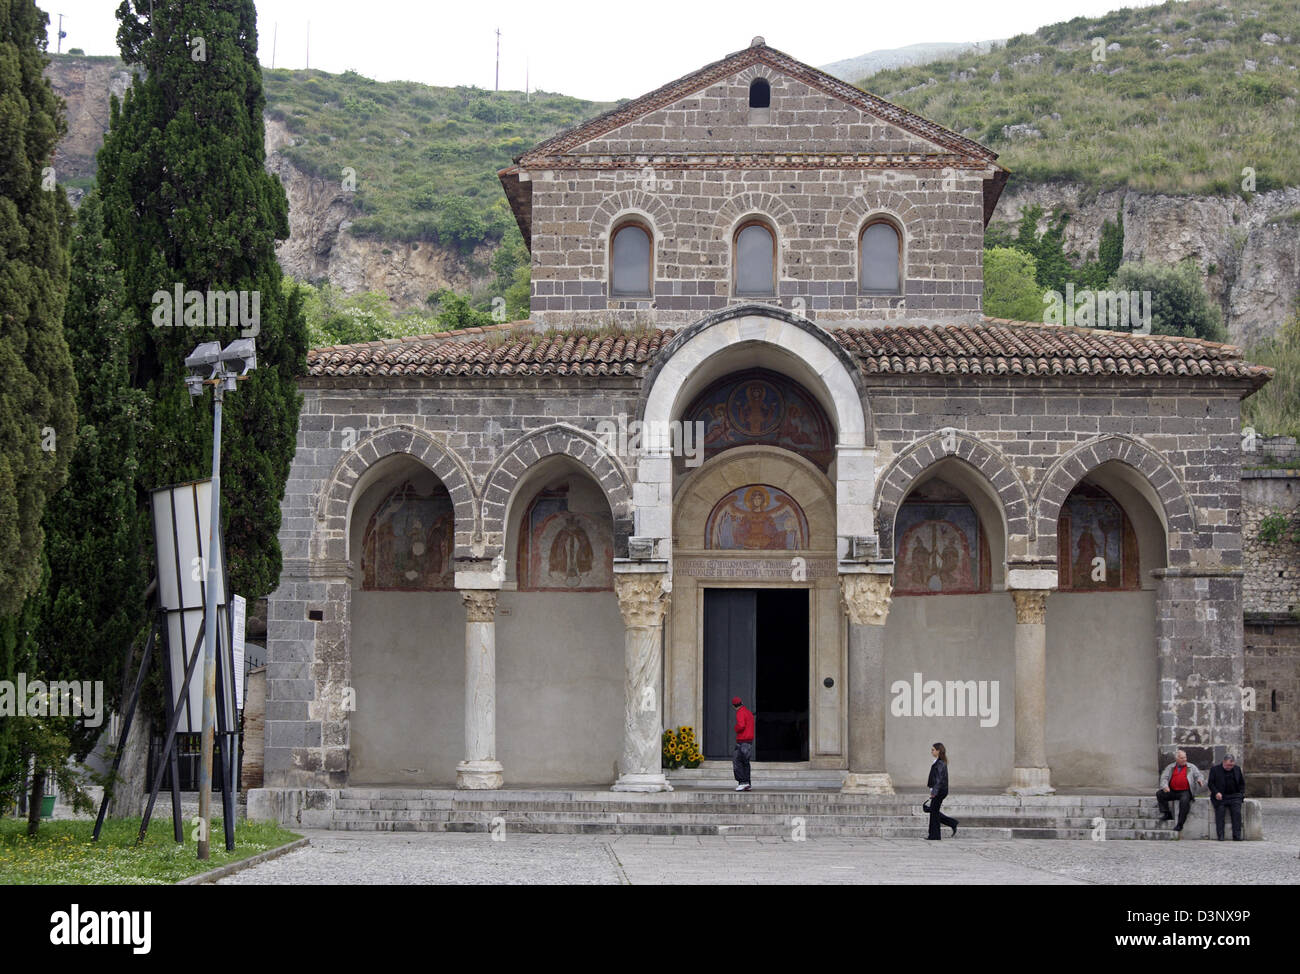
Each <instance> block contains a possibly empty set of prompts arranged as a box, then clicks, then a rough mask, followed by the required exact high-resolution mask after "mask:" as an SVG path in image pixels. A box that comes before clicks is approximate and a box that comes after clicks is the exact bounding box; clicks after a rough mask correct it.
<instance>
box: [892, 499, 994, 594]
mask: <svg viewBox="0 0 1300 974" xmlns="http://www.w3.org/2000/svg"><path fill="white" fill-rule="evenodd" d="M894 537H895V538H896V539H897V541H896V543H895V554H894V565H895V574H894V591H895V593H897V594H899V595H937V594H945V595H953V594H962V593H972V592H980V591H987V590H988V583H987V571H986V565H985V563H986V562H987V555H986V554H985V552H984V551H983V547H984V546H983V543H982V542H983V539H982V538H981V537H980V526H979V518H978V516H977V515H976V514H975V509H974V508H973V507H971V505H970V504H965V503H945V504H935V503H919V504H918V503H905V504H903V505H902V506H901V507H900V508H899V509H898V515H897V518H896V520H895V522H894Z"/></svg>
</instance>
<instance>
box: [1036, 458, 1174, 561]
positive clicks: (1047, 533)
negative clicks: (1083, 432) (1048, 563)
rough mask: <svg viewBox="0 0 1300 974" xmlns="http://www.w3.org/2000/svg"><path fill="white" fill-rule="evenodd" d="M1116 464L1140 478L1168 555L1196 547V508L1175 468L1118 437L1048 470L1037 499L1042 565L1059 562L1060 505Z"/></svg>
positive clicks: (1037, 524) (1062, 460)
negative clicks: (1087, 480)
mask: <svg viewBox="0 0 1300 974" xmlns="http://www.w3.org/2000/svg"><path fill="white" fill-rule="evenodd" d="M1111 461H1116V462H1118V463H1122V464H1124V465H1125V466H1127V467H1130V468H1132V469H1133V470H1134V471H1136V472H1137V474H1138V475H1139V477H1138V484H1137V485H1135V486H1139V489H1142V492H1143V494H1144V495H1146V499H1147V502H1148V503H1150V504H1151V507H1152V509H1153V510H1154V511H1155V512H1156V514H1157V515H1158V516H1159V517H1160V520H1161V523H1162V526H1163V527H1164V529H1165V540H1166V545H1167V546H1168V549H1169V550H1172V549H1174V548H1187V547H1192V546H1194V544H1195V537H1194V536H1195V534H1196V530H1197V524H1196V506H1195V505H1194V504H1193V503H1192V499H1191V497H1189V496H1188V494H1187V490H1186V488H1184V487H1183V485H1182V482H1181V481H1179V479H1178V476H1177V474H1175V473H1174V470H1173V467H1171V466H1170V465H1169V463H1168V462H1167V461H1166V460H1165V459H1164V458H1163V457H1161V456H1160V454H1158V453H1156V452H1155V451H1154V450H1152V449H1151V448H1150V447H1148V446H1146V445H1145V444H1143V443H1141V442H1139V441H1138V440H1136V439H1134V438H1132V437H1129V436H1122V435H1120V434H1117V433H1112V434H1106V435H1102V436H1098V437H1094V438H1093V439H1091V440H1087V441H1085V442H1083V443H1080V444H1079V445H1078V446H1076V447H1075V448H1074V449H1072V450H1070V451H1069V452H1068V453H1066V454H1065V455H1064V456H1062V457H1060V458H1058V459H1057V461H1056V462H1055V463H1053V464H1052V466H1051V467H1050V468H1049V469H1048V471H1047V474H1046V476H1045V477H1044V478H1043V482H1042V485H1041V486H1040V487H1039V488H1038V496H1037V497H1036V498H1035V499H1034V520H1035V523H1036V531H1035V538H1036V542H1037V547H1038V556H1039V558H1040V559H1042V560H1049V559H1053V560H1054V559H1055V558H1056V550H1057V540H1056V530H1057V524H1058V522H1059V520H1060V517H1061V505H1062V504H1064V503H1065V499H1066V498H1067V497H1069V495H1070V491H1072V490H1073V489H1074V487H1075V485H1076V484H1078V483H1079V481H1081V480H1083V478H1084V477H1086V476H1087V475H1088V474H1089V473H1091V472H1092V471H1093V470H1096V469H1097V468H1098V467H1100V466H1101V465H1102V464H1104V463H1109V462H1111Z"/></svg>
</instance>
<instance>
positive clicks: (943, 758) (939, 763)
mask: <svg viewBox="0 0 1300 974" xmlns="http://www.w3.org/2000/svg"><path fill="white" fill-rule="evenodd" d="M930 755H931V756H932V757H933V758H934V764H932V765H930V780H929V782H928V785H929V788H930V802H929V805H930V834H929V835H927V836H926V838H927V839H934V840H935V841H936V842H937V841H939V839H941V838H942V836H941V835H940V834H939V826H940V825H947V826H949V827H951V829H952V834H953V835H956V834H957V820H956V819H955V818H949V817H948V816H947V815H945V814H943V812H941V811H940V810H939V808H940V806H941V805H943V800H944V799H945V798H947V797H948V751H947V750H946V749H945V748H944V746H943V745H942V744H937V743H936V744H935V745H934V746H932V747H931V748H930Z"/></svg>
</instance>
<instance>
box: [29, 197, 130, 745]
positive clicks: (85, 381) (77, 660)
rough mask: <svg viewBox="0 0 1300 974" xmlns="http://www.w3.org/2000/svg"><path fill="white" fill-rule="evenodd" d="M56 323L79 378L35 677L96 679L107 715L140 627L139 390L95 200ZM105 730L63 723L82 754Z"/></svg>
mask: <svg viewBox="0 0 1300 974" xmlns="http://www.w3.org/2000/svg"><path fill="white" fill-rule="evenodd" d="M71 256H72V274H71V281H70V286H69V289H68V302H67V307H66V309H65V311H64V316H63V327H64V333H65V334H66V335H67V338H68V342H69V344H70V345H71V346H72V349H73V363H74V367H75V369H76V377H77V390H78V392H77V413H78V416H79V418H80V423H79V426H78V429H77V445H76V449H75V451H74V452H73V455H72V460H71V465H70V468H69V472H68V482H67V484H66V486H65V487H64V488H63V490H62V491H60V492H59V493H58V494H57V495H55V497H54V498H53V499H52V500H51V502H50V504H49V507H48V508H47V509H46V512H45V557H46V561H47V562H48V564H49V568H50V571H49V578H48V580H47V582H46V584H45V587H44V588H43V590H42V591H41V592H40V595H39V606H38V608H37V611H36V618H35V644H36V666H37V672H38V673H39V674H40V676H41V677H42V678H43V679H45V680H60V679H62V680H74V679H75V680H102V681H103V683H104V701H103V702H104V708H105V712H106V713H107V712H108V711H112V710H116V709H117V708H118V706H119V702H120V698H121V677H122V660H123V656H124V653H125V651H126V650H127V649H128V648H129V647H131V645H132V642H133V640H134V639H135V638H136V637H137V634H138V633H139V631H140V629H141V627H142V624H143V623H144V622H145V618H144V617H145V606H144V597H143V596H144V587H145V583H146V582H147V578H146V570H145V565H146V563H147V562H146V559H145V557H144V556H145V554H146V553H145V552H144V551H143V550H142V547H141V546H142V539H143V537H144V536H145V534H146V533H147V528H146V525H147V521H146V520H145V518H146V516H147V515H145V514H144V513H143V512H141V511H140V510H139V506H138V500H137V494H136V478H137V476H138V474H139V467H140V442H141V440H142V438H143V434H144V430H143V429H142V425H141V424H142V422H143V418H144V417H145V416H146V415H147V412H148V410H147V406H148V402H147V400H146V398H145V393H144V392H143V391H142V390H140V389H133V388H132V387H131V384H130V374H129V360H128V354H127V352H128V342H129V341H130V338H131V332H132V324H133V318H132V316H131V315H130V314H129V313H128V312H127V310H126V308H125V307H124V303H123V302H124V294H123V290H122V275H121V272H120V271H119V270H118V269H117V267H116V266H115V265H114V264H113V262H112V259H111V257H110V255H109V253H108V248H107V246H106V245H105V243H104V237H103V217H102V213H101V207H100V201H99V198H98V196H97V195H96V194H95V193H93V192H92V193H90V194H88V195H87V196H86V197H85V199H84V200H83V201H82V204H81V207H80V208H79V209H78V211H77V222H76V226H75V229H74V231H73V235H72V249H71ZM102 731H103V727H102V726H100V727H96V728H91V727H87V726H86V724H85V723H84V722H77V723H75V724H74V725H72V726H70V727H69V728H68V731H67V733H68V738H69V742H70V744H71V750H72V752H73V753H74V754H75V756H76V757H77V758H78V759H84V758H85V756H86V754H87V753H89V751H90V750H91V748H92V747H93V746H94V744H95V740H96V739H97V737H98V736H99V734H100V733H101V732H102Z"/></svg>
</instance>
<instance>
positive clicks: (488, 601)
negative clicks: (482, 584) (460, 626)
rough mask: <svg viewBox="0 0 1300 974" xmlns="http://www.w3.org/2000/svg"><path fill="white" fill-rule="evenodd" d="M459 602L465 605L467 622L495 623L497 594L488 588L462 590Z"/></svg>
mask: <svg viewBox="0 0 1300 974" xmlns="http://www.w3.org/2000/svg"><path fill="white" fill-rule="evenodd" d="M460 600H461V601H462V602H463V603H465V614H466V621H467V622H495V621H496V612H497V592H496V590H495V589H490V588H468V589H462V590H461V593H460Z"/></svg>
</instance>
